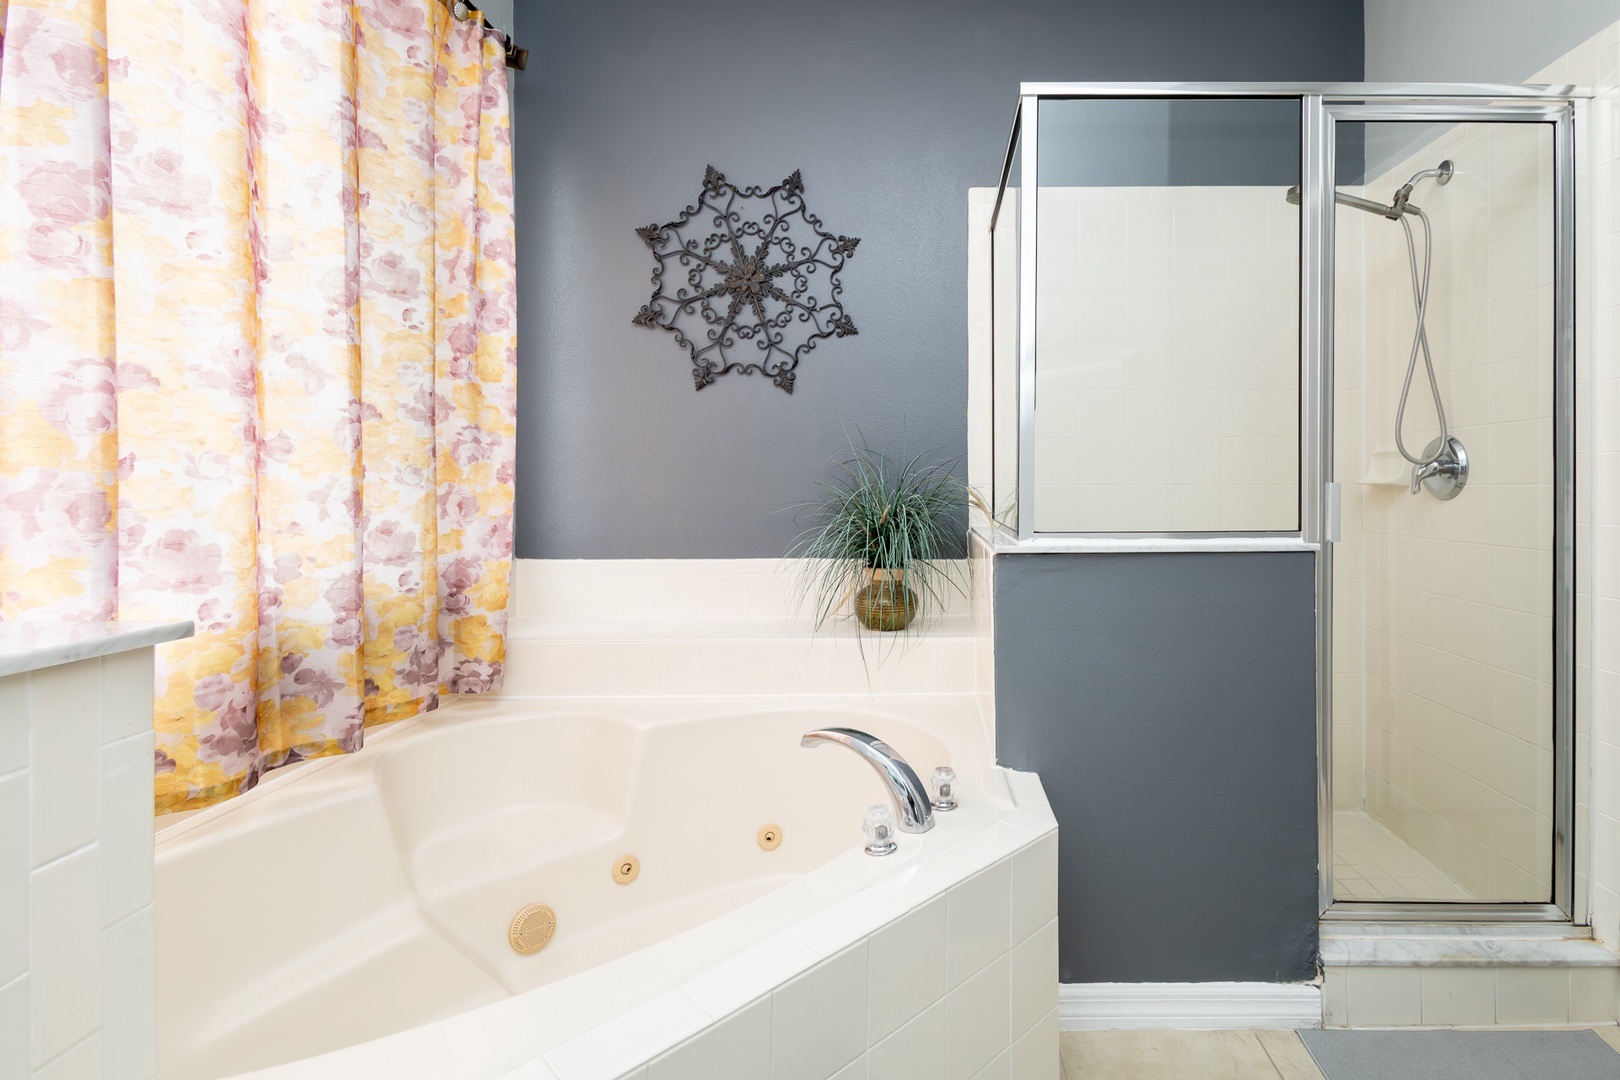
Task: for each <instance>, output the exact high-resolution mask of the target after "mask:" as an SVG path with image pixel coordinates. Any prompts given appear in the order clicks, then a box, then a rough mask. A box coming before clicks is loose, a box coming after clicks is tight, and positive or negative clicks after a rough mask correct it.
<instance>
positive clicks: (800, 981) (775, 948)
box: [164, 703, 1059, 1080]
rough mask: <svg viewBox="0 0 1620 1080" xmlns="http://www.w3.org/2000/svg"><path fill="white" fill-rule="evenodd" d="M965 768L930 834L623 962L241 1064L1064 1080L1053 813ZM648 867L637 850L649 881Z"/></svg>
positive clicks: (993, 777)
mask: <svg viewBox="0 0 1620 1080" xmlns="http://www.w3.org/2000/svg"><path fill="white" fill-rule="evenodd" d="M495 706H496V703H489V704H488V705H486V706H484V707H486V708H487V707H495ZM501 707H504V708H508V709H510V708H511V707H512V706H511V705H510V704H508V705H506V706H501ZM885 707H890V706H885ZM474 708H475V707H474V706H471V705H468V704H463V705H458V706H456V707H455V709H456V710H467V711H472V710H473V709H474ZM924 711H925V712H926V710H924ZM405 723H406V724H412V723H414V722H413V721H406V722H405ZM411 737H412V736H411V729H410V728H402V729H400V732H399V733H398V734H394V735H390V736H389V737H388V739H387V740H386V741H385V743H384V744H383V745H385V746H388V747H389V748H390V752H395V751H397V749H398V747H399V746H401V745H403V744H404V742H405V741H408V740H409V739H410V738H411ZM356 760H357V759H352V760H351V759H326V761H325V762H316V763H314V764H312V765H311V766H308V767H306V768H305V769H304V770H303V771H302V773H301V775H299V776H297V777H292V778H289V779H287V780H284V781H281V782H280V783H279V784H275V783H272V784H266V785H262V786H261V788H260V789H258V790H256V791H255V792H253V793H250V794H249V795H247V796H244V797H243V798H242V799H239V800H236V802H238V803H242V804H243V805H242V806H241V807H240V808H236V809H233V810H231V811H229V813H233V814H242V815H244V818H243V821H244V823H246V824H249V825H251V824H252V823H253V822H254V821H255V820H259V819H262V816H263V815H264V813H265V812H266V811H265V810H264V809H260V808H257V807H255V805H254V804H255V803H258V802H263V801H264V800H266V799H268V798H270V797H271V796H272V794H273V793H274V792H275V790H276V789H277V788H278V787H279V788H280V790H281V792H282V793H283V794H282V795H281V796H279V797H287V796H286V795H285V792H287V791H289V790H291V788H292V787H293V786H294V785H297V784H310V783H312V782H313V783H314V784H316V785H322V786H321V787H317V788H315V789H313V790H314V791H316V792H319V791H322V790H325V791H331V790H332V785H334V784H335V783H337V782H336V781H334V780H333V779H332V778H331V777H332V776H335V775H337V774H338V773H339V772H352V771H353V770H354V767H355V764H356ZM972 775H973V778H974V779H973V781H972V783H971V791H970V788H969V787H964V804H963V807H962V809H960V810H957V811H955V812H952V813H950V814H943V815H940V817H939V819H938V822H939V823H938V825H936V827H935V828H934V829H933V830H932V831H931V832H929V833H927V834H924V835H921V836H911V835H903V836H902V837H901V846H900V850H899V852H897V853H896V854H895V855H893V856H890V857H887V858H882V859H874V858H870V857H867V856H865V855H863V854H861V853H860V852H859V851H858V850H857V849H851V850H849V851H847V852H845V853H844V854H843V855H840V856H838V857H837V858H836V859H835V860H834V861H833V862H831V863H827V864H824V865H822V866H821V867H820V868H818V869H816V870H814V871H812V872H811V873H809V874H807V875H805V876H804V877H802V878H800V879H799V880H797V881H794V882H793V883H791V884H789V885H787V886H784V887H783V888H781V889H779V890H778V891H776V892H773V893H770V894H767V895H765V896H762V897H760V898H759V899H758V900H756V901H754V902H753V903H751V904H748V905H746V906H744V907H742V908H739V909H736V910H735V911H733V912H731V913H729V914H726V915H723V916H721V917H719V918H716V919H713V920H711V921H709V922H706V923H703V924H702V925H699V926H697V927H695V928H693V929H691V930H687V931H686V932H684V933H681V934H677V935H675V936H673V937H670V938H666V939H665V940H663V941H660V942H658V943H656V944H654V945H651V946H649V947H646V948H643V949H640V950H638V951H635V952H631V953H629V954H627V955H622V956H620V957H619V958H618V959H615V960H612V961H609V962H606V963H603V964H600V965H598V966H596V967H592V968H587V969H585V970H583V971H580V972H578V973H577V974H574V975H570V976H567V977H565V978H563V979H561V980H559V981H556V982H552V983H549V984H546V985H542V986H539V987H538V988H536V989H533V990H528V991H525V992H522V993H518V994H515V995H513V996H511V997H505V998H502V999H501V1000H497V1001H493V1002H491V1003H489V1004H486V1005H483V1006H482V1007H477V1008H473V1009H471V1010H470V1011H466V1012H462V1013H460V1014H459V1015H453V1016H449V1017H448V1018H446V1019H442V1020H438V1021H435V1022H431V1023H426V1024H422V1025H420V1026H417V1027H414V1028H410V1029H408V1030H405V1031H401V1032H399V1033H397V1034H394V1035H391V1036H388V1037H386V1038H382V1039H379V1040H376V1041H373V1042H370V1043H365V1044H361V1045H358V1046H352V1047H349V1048H347V1049H343V1050H337V1051H334V1052H331V1053H328V1054H324V1055H321V1056H318V1057H312V1058H306V1059H304V1060H302V1061H296V1062H292V1063H290V1064H286V1065H281V1066H276V1067H273V1068H268V1069H263V1070H261V1071H259V1072H255V1073H253V1074H251V1075H253V1076H256V1077H264V1078H266V1080H269V1078H276V1080H310V1078H323V1080H325V1078H331V1080H338V1078H343V1080H349V1078H352V1077H355V1076H388V1077H391V1078H395V1080H412V1078H416V1077H421V1078H422V1080H429V1078H431V1080H472V1078H479V1080H483V1078H490V1080H493V1078H495V1077H508V1078H514V1080H516V1078H528V1080H615V1078H619V1077H637V1078H640V1080H679V1078H684V1077H692V1078H702V1080H726V1078H731V1077H735V1078H738V1080H744V1078H746V1080H758V1078H762V1077H769V1078H772V1080H830V1078H834V1077H849V1076H861V1077H885V1078H897V1077H905V1076H911V1075H917V1076H929V1077H934V1076H944V1077H956V1078H959V1080H988V1078H990V1077H1002V1078H1007V1077H1009V1076H1017V1077H1020V1078H1023V1080H1058V1078H1059V1065H1058V1050H1057V1014H1056V1006H1057V941H1056V929H1057V832H1056V822H1055V820H1054V819H1053V817H1052V814H1051V810H1050V807H1049V806H1048V804H1047V802H1046V799H1045V795H1044V792H1043V791H1042V790H1041V786H1040V783H1039V781H1038V780H1037V779H1036V778H1035V777H1034V776H1033V775H1030V774H1024V773H1015V772H1010V771H1007V770H1001V769H998V768H996V767H994V766H985V767H984V768H983V769H975V770H972ZM323 776H324V777H325V779H323ZM998 786H1001V787H1002V791H1001V792H999V793H998V792H997V791H996V790H995V789H996V788H997V787H998ZM874 790H878V789H876V788H875V787H874ZM970 794H971V799H969V798H968V796H969V795H970ZM226 805H228V806H229V805H231V804H226ZM222 824H223V823H222V822H216V823H215V825H214V826H213V827H221V826H222ZM209 827H210V826H209V825H208V823H207V822H205V821H203V820H202V819H193V822H187V823H186V824H185V825H184V826H182V827H180V828H181V829H188V830H199V829H206V828H209ZM790 831H791V830H790ZM800 831H801V832H802V826H801V829H800ZM164 842H165V843H167V842H169V834H165V838H164ZM653 865H654V863H653V861H652V859H651V853H650V852H646V853H644V875H643V876H644V877H645V876H646V872H647V870H648V869H649V868H651V867H652V866H653ZM784 913H785V914H786V918H785V919H784V918H783V915H784ZM541 955H542V956H543V955H544V954H541ZM918 1069H922V1070H923V1071H920V1072H919V1071H917V1070H918ZM1009 1069H1011V1070H1013V1071H1012V1072H1011V1073H1009V1071H1008V1070H1009Z"/></svg>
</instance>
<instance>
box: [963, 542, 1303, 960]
mask: <svg viewBox="0 0 1620 1080" xmlns="http://www.w3.org/2000/svg"><path fill="white" fill-rule="evenodd" d="M1314 563H1315V557H1314V556H1313V555H1310V554H1197V555H1190V554H1174V555H1112V554H1085V555H1003V556H998V557H997V559H996V565H995V605H996V610H995V626H996V716H997V723H996V732H997V744H998V745H997V753H998V756H999V757H1000V759H1001V761H1002V763H1003V764H1006V765H1009V766H1012V767H1014V768H1019V769H1030V770H1033V771H1035V772H1037V773H1039V774H1040V777H1041V783H1042V784H1043V785H1044V786H1045V788H1046V793H1047V796H1048V797H1049V798H1050V799H1051V801H1052V809H1053V811H1054V812H1055V813H1056V815H1057V819H1058V823H1059V825H1060V839H1059V844H1060V855H1059V862H1058V867H1059V871H1058V872H1059V887H1058V893H1059V905H1060V907H1059V912H1060V918H1061V922H1060V934H1059V937H1060V945H1059V952H1060V967H1059V972H1060V976H1061V978H1062V981H1064V982H1203V981H1225V980H1233V981H1246V980H1254V981H1262V982H1286V981H1295V980H1304V979H1310V978H1313V977H1314V976H1315V974H1316V956H1317V933H1316V931H1317V898H1316V890H1317V874H1316V866H1317V861H1316V860H1317V839H1316V683H1315V679H1316V676H1315V671H1316V658H1315V615H1314V607H1315V578H1314V574H1315V566H1314Z"/></svg>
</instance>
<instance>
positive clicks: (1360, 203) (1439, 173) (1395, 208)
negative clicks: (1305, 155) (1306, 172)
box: [1283, 158, 1457, 221]
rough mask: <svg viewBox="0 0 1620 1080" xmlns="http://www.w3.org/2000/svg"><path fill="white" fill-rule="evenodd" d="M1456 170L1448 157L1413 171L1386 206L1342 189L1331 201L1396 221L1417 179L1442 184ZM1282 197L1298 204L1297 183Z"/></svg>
mask: <svg viewBox="0 0 1620 1080" xmlns="http://www.w3.org/2000/svg"><path fill="white" fill-rule="evenodd" d="M1456 171H1457V170H1456V167H1455V166H1454V165H1452V163H1451V160H1450V159H1449V158H1448V159H1446V160H1445V161H1442V162H1441V163H1440V164H1439V166H1438V167H1437V168H1433V169H1424V170H1422V171H1421V172H1416V173H1413V174H1412V179H1410V180H1408V181H1407V182H1406V183H1404V184H1402V185H1401V186H1400V188H1399V189H1397V190H1396V192H1395V198H1394V199H1392V200H1390V204H1389V205H1388V206H1385V205H1384V204H1383V203H1375V202H1373V201H1372V200H1370V199H1363V198H1360V197H1359V196H1356V195H1347V194H1345V193H1344V192H1342V191H1335V192H1334V193H1333V201H1334V202H1336V203H1338V204H1339V205H1340V206H1353V207H1355V208H1356V209H1357V210H1365V211H1367V212H1368V213H1369V214H1378V215H1379V216H1381V217H1387V218H1389V220H1391V221H1397V220H1399V219H1400V216H1401V215H1402V214H1404V213H1406V211H1407V203H1406V200H1407V199H1409V198H1411V196H1412V188H1413V187H1415V186H1416V185H1417V182H1418V181H1419V180H1427V179H1430V178H1433V180H1434V182H1435V183H1437V184H1440V185H1442V186H1444V185H1446V184H1449V183H1451V177H1452V175H1453V174H1454V173H1455V172H1456ZM1283 197H1284V198H1286V199H1287V200H1288V201H1289V202H1291V203H1293V204H1294V205H1295V206H1298V205H1299V185H1298V184H1295V185H1294V186H1293V187H1291V188H1289V189H1288V191H1287V193H1286V194H1285V195H1284V196H1283ZM1411 209H1413V210H1416V209H1417V207H1415V206H1414V207H1412V208H1411Z"/></svg>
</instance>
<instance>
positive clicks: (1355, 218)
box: [1332, 189, 1367, 810]
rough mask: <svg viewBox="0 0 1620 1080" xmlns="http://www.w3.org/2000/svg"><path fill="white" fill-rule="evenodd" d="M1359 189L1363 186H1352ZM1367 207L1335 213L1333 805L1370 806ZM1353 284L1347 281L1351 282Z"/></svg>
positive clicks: (1346, 806)
mask: <svg viewBox="0 0 1620 1080" xmlns="http://www.w3.org/2000/svg"><path fill="white" fill-rule="evenodd" d="M1347 190H1351V191H1357V190H1358V189H1347ZM1365 230H1366V224H1365V220H1364V218H1363V215H1361V214H1339V215H1336V217H1335V229H1334V234H1335V235H1334V259H1335V265H1336V273H1335V279H1336V280H1337V281H1339V282H1340V283H1341V284H1340V287H1339V289H1338V294H1337V296H1336V298H1335V300H1336V317H1335V319H1334V346H1333V348H1334V355H1333V381H1334V387H1333V409H1334V413H1333V440H1334V470H1333V471H1334V477H1335V479H1337V480H1338V481H1339V484H1340V541H1339V543H1337V544H1335V545H1333V755H1332V761H1333V808H1334V809H1335V810H1356V809H1361V808H1363V797H1364V784H1363V778H1364V775H1365V766H1366V744H1367V734H1366V731H1367V724H1366V697H1367V677H1366V651H1367V649H1366V625H1365V612H1366V599H1367V583H1366V566H1365V551H1366V545H1365V544H1364V542H1363V534H1362V518H1363V511H1364V505H1365V501H1366V498H1365V493H1364V491H1363V489H1362V487H1361V486H1360V485H1359V484H1358V483H1356V481H1357V480H1359V479H1360V478H1361V475H1362V461H1363V458H1364V450H1363V443H1364V436H1365V424H1364V419H1363V416H1362V412H1363V409H1364V407H1365V402H1366V393H1365V353H1366V348H1365V345H1364V344H1363V341H1362V338H1363V326H1362V305H1361V286H1360V281H1361V273H1362V257H1363V252H1362V244H1363V236H1364V233H1365ZM1347 285H1348V286H1349V287H1346V286H1347Z"/></svg>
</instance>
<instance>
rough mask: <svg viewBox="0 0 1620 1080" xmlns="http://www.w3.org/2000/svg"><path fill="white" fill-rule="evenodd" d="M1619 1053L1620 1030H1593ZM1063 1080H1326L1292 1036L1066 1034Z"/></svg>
mask: <svg viewBox="0 0 1620 1080" xmlns="http://www.w3.org/2000/svg"><path fill="white" fill-rule="evenodd" d="M1592 1030H1593V1031H1595V1032H1597V1034H1598V1037H1599V1038H1601V1039H1602V1040H1603V1041H1604V1042H1606V1043H1608V1044H1609V1045H1610V1046H1612V1047H1614V1048H1615V1050H1616V1051H1620V1029H1617V1028H1616V1027H1615V1026H1614V1025H1613V1024H1607V1025H1604V1026H1601V1027H1594V1028H1593V1029H1592ZM1059 1046H1060V1047H1061V1051H1060V1052H1061V1054H1062V1058H1063V1077H1064V1080H1187V1078H1197V1080H1323V1076H1322V1071H1321V1070H1320V1069H1318V1068H1317V1067H1316V1062H1314V1061H1312V1060H1311V1054H1310V1051H1308V1050H1306V1049H1305V1044H1304V1043H1302V1042H1300V1041H1299V1036H1298V1035H1296V1034H1294V1033H1293V1032H1292V1031H1065V1032H1064V1033H1063V1034H1062V1036H1061V1041H1060V1043H1059Z"/></svg>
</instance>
